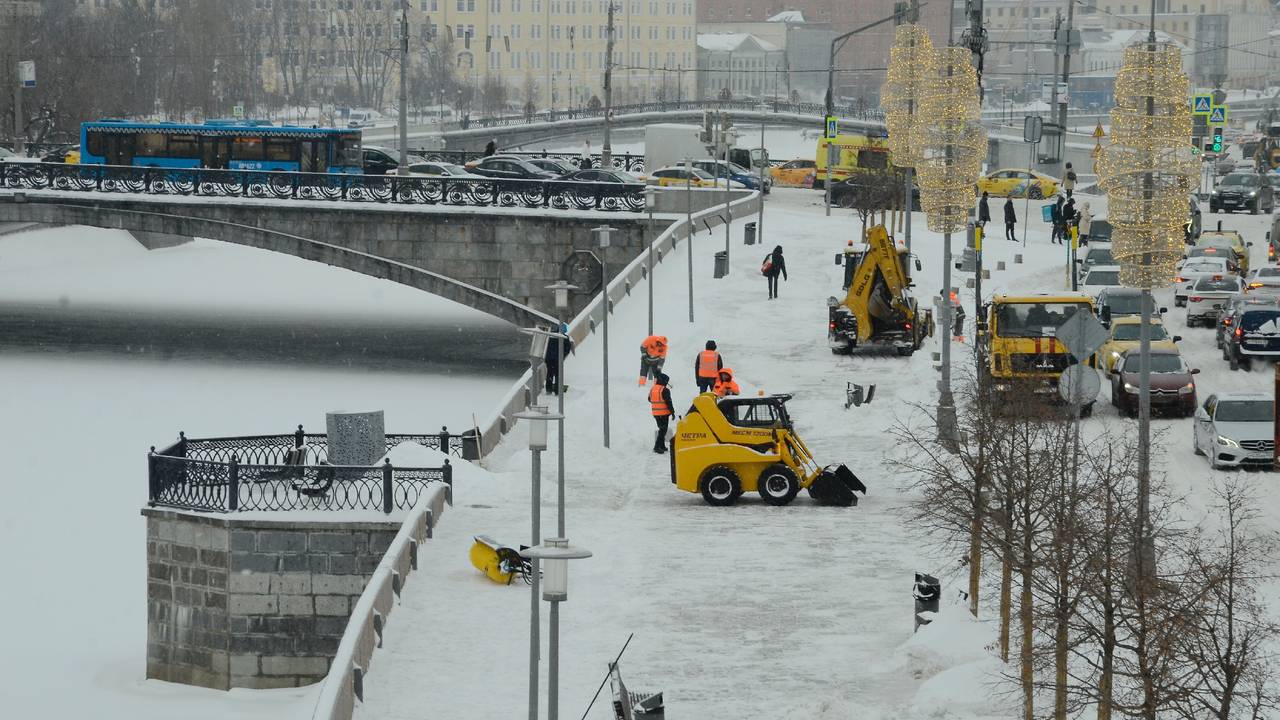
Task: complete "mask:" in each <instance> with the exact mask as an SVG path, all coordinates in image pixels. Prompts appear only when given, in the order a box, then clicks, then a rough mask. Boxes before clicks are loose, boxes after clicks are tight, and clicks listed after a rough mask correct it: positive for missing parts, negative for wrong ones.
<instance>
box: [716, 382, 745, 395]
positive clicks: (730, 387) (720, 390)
mask: <svg viewBox="0 0 1280 720" xmlns="http://www.w3.org/2000/svg"><path fill="white" fill-rule="evenodd" d="M711 391H712V392H714V393H715V394H716V397H724V396H725V395H741V394H742V390H741V388H739V387H738V383H737V382H735V381H733V380H730V381H728V382H725V381H724V380H716V386H715V387H714V388H712V390H711Z"/></svg>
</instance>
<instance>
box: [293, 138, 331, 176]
mask: <svg viewBox="0 0 1280 720" xmlns="http://www.w3.org/2000/svg"><path fill="white" fill-rule="evenodd" d="M298 147H299V148H300V153H301V154H300V159H299V169H300V170H301V171H302V172H324V171H325V170H326V169H327V168H326V167H325V160H326V158H325V157H324V144H323V143H321V142H318V141H316V140H303V141H302V142H300V143H298Z"/></svg>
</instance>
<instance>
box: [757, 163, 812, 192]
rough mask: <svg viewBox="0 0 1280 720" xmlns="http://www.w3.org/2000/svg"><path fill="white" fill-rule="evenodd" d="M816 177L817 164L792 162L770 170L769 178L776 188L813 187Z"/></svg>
mask: <svg viewBox="0 0 1280 720" xmlns="http://www.w3.org/2000/svg"><path fill="white" fill-rule="evenodd" d="M817 175H818V163H816V162H814V161H813V160H804V159H800V160H792V161H791V162H788V163H783V164H782V165H781V166H779V167H776V168H770V170H769V176H770V177H772V178H773V184H774V185H777V186H778V187H806V188H811V187H813V181H814V179H815V178H816V177H817Z"/></svg>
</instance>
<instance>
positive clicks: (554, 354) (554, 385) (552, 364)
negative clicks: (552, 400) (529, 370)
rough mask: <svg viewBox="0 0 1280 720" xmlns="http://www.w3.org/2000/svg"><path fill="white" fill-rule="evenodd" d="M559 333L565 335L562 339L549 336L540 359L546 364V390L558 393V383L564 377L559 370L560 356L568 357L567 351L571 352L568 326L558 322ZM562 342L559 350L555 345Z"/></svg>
mask: <svg viewBox="0 0 1280 720" xmlns="http://www.w3.org/2000/svg"><path fill="white" fill-rule="evenodd" d="M560 333H561V334H563V335H565V337H564V338H563V339H560V338H554V337H553V338H551V340H550V342H548V343H547V352H546V354H544V355H543V357H542V360H543V362H545V363H546V365H547V392H549V393H553V394H556V393H559V389H560V388H559V385H560V384H562V383H563V382H564V377H563V376H562V375H561V372H560V357H561V356H562V355H563V356H564V358H565V359H568V357H569V353H571V352H573V340H571V339H570V338H569V337H568V335H569V326H568V325H565V324H564V323H561V324H560ZM561 343H563V344H564V350H560V349H559V348H558V347H557V345H559V344H561Z"/></svg>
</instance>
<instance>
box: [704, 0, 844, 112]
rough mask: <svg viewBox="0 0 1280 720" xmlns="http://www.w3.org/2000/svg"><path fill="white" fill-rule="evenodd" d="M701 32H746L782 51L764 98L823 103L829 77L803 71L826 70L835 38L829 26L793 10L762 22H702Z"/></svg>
mask: <svg viewBox="0 0 1280 720" xmlns="http://www.w3.org/2000/svg"><path fill="white" fill-rule="evenodd" d="M698 32H699V34H717V33H746V34H749V35H752V36H754V37H756V38H757V39H759V40H762V41H764V42H767V43H769V44H771V45H773V46H775V47H777V48H779V49H780V50H781V52H782V58H781V61H780V64H779V65H778V66H776V68H775V72H774V77H773V78H767V79H766V82H765V83H764V84H765V88H764V93H763V94H764V96H766V97H770V98H778V99H780V100H786V99H788V98H795V99H798V100H801V101H804V102H821V101H822V98H823V97H824V95H825V93H826V88H827V78H826V75H825V74H824V73H821V72H804V71H801V70H802V69H803V68H815V67H823V66H824V65H825V64H826V62H827V58H828V56H829V54H830V48H831V40H832V38H834V37H835V31H833V30H832V29H831V24H830V23H811V22H807V21H806V18H805V17H804V15H803V13H801V12H799V11H798V10H790V11H784V12H781V13H778V14H777V15H774V16H773V17H770V18H769V19H767V20H765V21H763V22H750V21H746V20H742V21H729V22H717V23H699V24H698ZM699 67H701V64H699ZM792 68H795V69H796V71H793V70H792Z"/></svg>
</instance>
